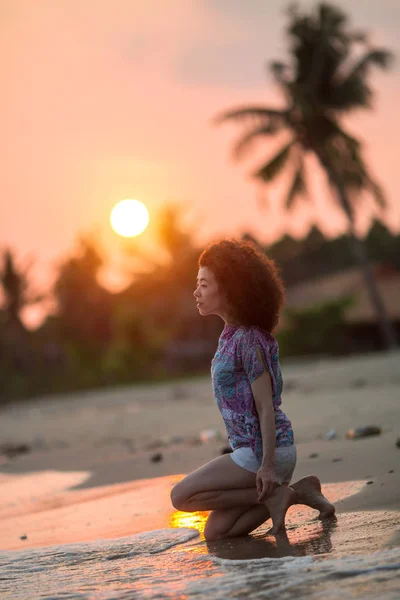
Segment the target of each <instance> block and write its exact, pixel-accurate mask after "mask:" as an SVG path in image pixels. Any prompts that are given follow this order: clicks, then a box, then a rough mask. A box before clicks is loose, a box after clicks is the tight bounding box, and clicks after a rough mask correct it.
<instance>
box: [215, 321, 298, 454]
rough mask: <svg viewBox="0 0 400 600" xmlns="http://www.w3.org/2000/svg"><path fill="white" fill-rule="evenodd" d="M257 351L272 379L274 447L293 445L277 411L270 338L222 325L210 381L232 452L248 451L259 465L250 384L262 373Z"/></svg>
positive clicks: (277, 374)
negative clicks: (243, 449) (244, 448)
mask: <svg viewBox="0 0 400 600" xmlns="http://www.w3.org/2000/svg"><path fill="white" fill-rule="evenodd" d="M257 347H259V348H260V351H261V354H262V357H263V359H264V363H265V365H266V367H267V368H268V372H269V374H270V376H271V382H272V403H273V406H274V411H275V426H276V446H277V447H278V446H291V445H292V444H293V443H294V436H293V429H292V425H291V422H290V421H289V419H288V417H287V416H286V415H285V413H284V412H283V411H282V410H281V408H280V406H281V404H282V400H281V393H282V373H281V369H280V366H279V346H278V342H277V341H276V339H275V338H274V337H273V336H272V335H271V334H269V333H267V332H266V331H263V330H261V329H259V328H258V327H240V326H234V325H225V327H224V329H223V331H222V333H221V336H220V338H219V341H218V348H217V351H216V353H215V356H214V358H213V360H212V363H211V377H212V384H213V390H214V396H215V399H216V402H217V405H218V408H219V410H220V412H221V415H222V418H223V420H224V422H225V427H226V431H227V434H228V439H229V443H230V445H231V447H232V449H233V450H235V449H237V448H241V447H244V446H247V447H251V449H252V450H253V452H254V453H255V455H256V457H257V459H258V460H259V461H260V462H261V461H262V456H263V449H262V437H261V430H260V422H259V420H258V414H257V410H256V406H255V402H254V397H253V393H252V389H251V383H252V382H253V381H254V380H255V379H257V377H259V376H260V375H261V374H262V373H263V371H264V366H263V365H261V364H260V362H259V360H258V358H257Z"/></svg>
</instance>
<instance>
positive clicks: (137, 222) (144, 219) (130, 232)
mask: <svg viewBox="0 0 400 600" xmlns="http://www.w3.org/2000/svg"><path fill="white" fill-rule="evenodd" d="M110 222H111V227H112V228H113V229H114V231H115V233H118V235H122V236H123V237H134V236H135V235H139V234H140V233H142V232H143V231H144V230H145V229H146V227H147V225H148V224H149V211H148V210H147V208H146V207H145V205H144V204H143V203H142V202H139V200H122V201H121V202H118V204H116V205H115V206H114V208H113V209H112V211H111V215H110Z"/></svg>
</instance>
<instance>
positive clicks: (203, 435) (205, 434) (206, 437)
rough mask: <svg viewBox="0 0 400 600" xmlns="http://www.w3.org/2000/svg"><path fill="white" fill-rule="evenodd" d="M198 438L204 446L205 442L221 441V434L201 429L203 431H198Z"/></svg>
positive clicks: (215, 430) (214, 430) (213, 430)
mask: <svg viewBox="0 0 400 600" xmlns="http://www.w3.org/2000/svg"><path fill="white" fill-rule="evenodd" d="M199 437H200V441H201V442H202V443H203V444H206V443H207V442H211V441H214V440H219V439H221V434H220V432H219V431H218V429H203V431H200V436H199Z"/></svg>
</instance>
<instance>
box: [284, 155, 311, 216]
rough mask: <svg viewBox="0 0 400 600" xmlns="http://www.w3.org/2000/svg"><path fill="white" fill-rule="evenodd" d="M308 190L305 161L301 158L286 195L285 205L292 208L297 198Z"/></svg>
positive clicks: (288, 208)
mask: <svg viewBox="0 0 400 600" xmlns="http://www.w3.org/2000/svg"><path fill="white" fill-rule="evenodd" d="M306 190H307V186H306V180H305V173H304V161H303V159H302V158H300V160H299V165H298V167H297V169H296V172H295V175H294V178H293V181H292V185H291V186H290V188H289V191H288V194H287V196H286V201H285V207H286V209H287V210H290V209H291V208H292V207H293V204H294V202H295V200H296V199H297V198H298V197H299V196H301V195H302V194H304V193H305V192H306Z"/></svg>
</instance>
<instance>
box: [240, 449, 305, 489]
mask: <svg viewBox="0 0 400 600" xmlns="http://www.w3.org/2000/svg"><path fill="white" fill-rule="evenodd" d="M230 457H231V459H232V460H233V462H234V463H236V464H237V465H238V466H239V467H242V468H243V469H246V471H251V472H252V473H257V471H258V469H259V468H260V467H261V463H260V461H259V460H258V459H257V457H256V455H255V454H254V452H253V450H252V449H251V448H250V447H248V446H246V447H243V448H237V449H236V450H234V451H233V452H232V453H231V454H230ZM296 460H297V452H296V446H295V444H293V445H292V446H279V447H278V448H275V475H276V480H277V483H278V484H279V485H282V483H288V484H289V483H290V481H291V479H292V477H293V472H294V469H295V467H296Z"/></svg>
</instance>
